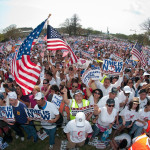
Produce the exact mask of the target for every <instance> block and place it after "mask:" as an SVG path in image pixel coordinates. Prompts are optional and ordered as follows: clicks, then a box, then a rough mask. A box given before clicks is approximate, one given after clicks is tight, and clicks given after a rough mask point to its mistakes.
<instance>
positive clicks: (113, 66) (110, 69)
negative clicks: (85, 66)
mask: <svg viewBox="0 0 150 150" xmlns="http://www.w3.org/2000/svg"><path fill="white" fill-rule="evenodd" d="M122 69H123V62H122V61H112V60H110V59H104V62H103V73H104V74H112V75H119V74H120V73H121V71H122Z"/></svg>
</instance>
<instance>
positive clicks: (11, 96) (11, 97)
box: [8, 92, 17, 99]
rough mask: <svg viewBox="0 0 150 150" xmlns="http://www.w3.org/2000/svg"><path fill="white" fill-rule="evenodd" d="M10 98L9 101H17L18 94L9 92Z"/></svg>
mask: <svg viewBox="0 0 150 150" xmlns="http://www.w3.org/2000/svg"><path fill="white" fill-rule="evenodd" d="M8 98H9V99H17V94H16V92H8Z"/></svg>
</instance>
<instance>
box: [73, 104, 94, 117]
mask: <svg viewBox="0 0 150 150" xmlns="http://www.w3.org/2000/svg"><path fill="white" fill-rule="evenodd" d="M78 112H83V113H84V114H85V115H90V114H92V113H93V112H94V105H89V106H86V107H81V108H71V113H72V116H76V114H77V113H78Z"/></svg>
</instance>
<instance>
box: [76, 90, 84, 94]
mask: <svg viewBox="0 0 150 150" xmlns="http://www.w3.org/2000/svg"><path fill="white" fill-rule="evenodd" d="M79 93H81V94H83V92H82V91H81V90H76V91H75V93H74V95H76V94H79Z"/></svg>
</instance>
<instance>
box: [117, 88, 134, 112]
mask: <svg viewBox="0 0 150 150" xmlns="http://www.w3.org/2000/svg"><path fill="white" fill-rule="evenodd" d="M117 97H118V99H119V103H120V110H122V109H123V108H124V107H125V106H126V105H127V104H129V102H130V101H131V100H132V99H133V97H134V95H133V93H132V92H131V88H130V87H129V86H125V87H124V88H123V91H121V92H120V93H119V94H118V96H117Z"/></svg>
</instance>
